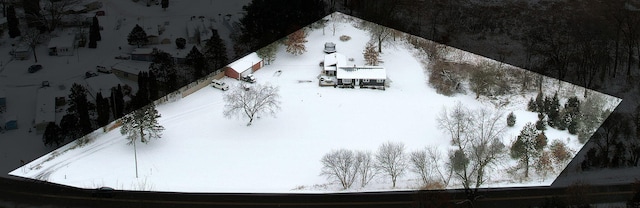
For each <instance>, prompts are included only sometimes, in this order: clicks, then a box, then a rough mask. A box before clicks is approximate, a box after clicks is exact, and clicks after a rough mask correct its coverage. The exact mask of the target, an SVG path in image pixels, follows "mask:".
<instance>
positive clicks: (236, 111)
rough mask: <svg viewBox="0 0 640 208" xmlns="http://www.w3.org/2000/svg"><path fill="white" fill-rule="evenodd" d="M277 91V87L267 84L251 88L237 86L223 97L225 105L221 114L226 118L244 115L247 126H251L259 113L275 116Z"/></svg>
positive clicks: (278, 107)
mask: <svg viewBox="0 0 640 208" xmlns="http://www.w3.org/2000/svg"><path fill="white" fill-rule="evenodd" d="M278 91H279V89H278V87H274V86H271V85H268V84H265V85H261V84H254V85H251V86H244V85H242V84H238V85H237V86H235V87H234V88H232V89H231V91H230V92H228V93H227V94H225V95H224V101H225V103H226V104H225V105H224V111H223V114H224V116H225V117H227V118H231V117H235V116H243V115H245V116H247V117H248V118H249V123H248V124H247V126H250V125H251V123H252V122H253V119H254V118H255V117H256V115H257V114H259V113H266V114H271V115H273V116H275V114H276V112H277V111H278V110H280V101H279V100H278V98H279V97H280V95H279V94H278Z"/></svg>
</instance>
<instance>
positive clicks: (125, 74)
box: [111, 61, 150, 82]
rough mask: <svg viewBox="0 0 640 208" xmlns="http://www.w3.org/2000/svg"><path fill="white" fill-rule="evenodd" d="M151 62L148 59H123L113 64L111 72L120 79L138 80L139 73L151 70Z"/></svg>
mask: <svg viewBox="0 0 640 208" xmlns="http://www.w3.org/2000/svg"><path fill="white" fill-rule="evenodd" d="M149 65H150V63H149V62H146V61H123V62H120V63H117V64H115V65H113V66H111V73H113V74H114V75H116V76H117V77H118V78H120V79H127V80H131V81H134V82H137V81H138V73H140V72H142V71H149Z"/></svg>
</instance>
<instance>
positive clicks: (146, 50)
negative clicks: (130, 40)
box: [131, 48, 153, 55]
mask: <svg viewBox="0 0 640 208" xmlns="http://www.w3.org/2000/svg"><path fill="white" fill-rule="evenodd" d="M151 53H153V48H134V49H133V51H131V54H135V55H145V54H151Z"/></svg>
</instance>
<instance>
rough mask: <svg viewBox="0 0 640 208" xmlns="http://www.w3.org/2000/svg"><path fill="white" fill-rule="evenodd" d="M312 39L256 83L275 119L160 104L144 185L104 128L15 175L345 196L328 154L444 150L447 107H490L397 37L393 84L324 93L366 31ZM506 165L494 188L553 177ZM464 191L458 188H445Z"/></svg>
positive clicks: (402, 183)
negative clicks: (329, 64)
mask: <svg viewBox="0 0 640 208" xmlns="http://www.w3.org/2000/svg"><path fill="white" fill-rule="evenodd" d="M308 32H309V33H308V37H307V39H308V40H309V42H308V43H307V44H306V47H307V52H306V53H304V54H303V55H300V56H293V55H291V54H288V53H286V52H285V50H284V47H283V46H280V47H279V50H278V54H277V57H276V60H275V62H273V63H272V64H271V65H266V66H265V67H264V68H262V69H260V70H259V71H257V72H255V77H256V78H257V80H258V82H259V83H263V84H264V83H269V84H271V85H275V86H278V87H279V89H280V96H281V102H282V103H281V109H282V110H281V111H280V112H279V113H277V116H276V117H275V118H274V117H270V116H266V115H265V116H262V117H261V118H259V119H257V120H255V121H254V122H253V125H251V126H246V123H247V121H248V120H247V119H226V118H224V117H223V114H222V112H223V107H224V101H223V94H224V93H226V92H223V91H220V90H218V89H215V88H212V87H205V88H203V89H201V90H199V91H197V92H196V93H194V94H192V95H190V96H188V97H185V98H183V99H181V100H179V101H176V102H173V103H166V104H163V105H160V106H158V107H157V109H158V111H159V112H160V114H161V115H162V117H161V118H160V119H159V122H160V124H161V125H163V126H164V127H165V129H166V130H165V131H164V132H163V136H162V138H160V139H157V140H152V141H151V142H150V143H149V144H146V145H145V144H139V145H137V147H138V149H137V151H138V170H139V174H140V176H139V178H136V177H135V166H134V155H133V146H130V145H127V144H126V143H127V140H126V139H125V136H123V135H121V134H120V132H119V128H117V129H114V130H112V131H110V132H106V133H102V132H101V131H102V130H101V129H100V130H98V131H97V132H94V136H95V139H94V140H93V141H92V142H91V143H89V144H87V145H86V146H83V147H78V148H74V149H72V148H73V146H74V145H76V143H70V144H69V145H67V146H65V147H62V148H60V149H58V150H56V151H55V152H52V153H50V154H48V155H44V156H43V157H41V158H39V159H37V160H34V161H32V162H31V163H29V164H27V165H25V166H24V167H22V168H19V169H16V170H14V171H13V172H11V173H10V174H11V175H16V176H22V177H28V178H37V179H40V180H47V181H50V182H54V183H61V184H67V185H72V186H78V187H84V188H95V187H100V186H110V187H114V188H117V189H133V190H157V191H180V192H262V193H289V192H308V193H311V192H337V191H342V190H341V187H340V186H339V185H338V184H336V183H333V182H331V181H329V180H327V179H326V178H325V177H324V176H320V175H319V174H320V170H321V168H322V164H321V162H320V159H321V158H322V156H323V155H324V154H326V153H329V152H330V151H332V150H336V149H340V148H346V149H350V150H368V151H372V152H375V151H376V150H377V148H378V147H379V146H380V145H381V144H383V143H385V142H387V141H394V142H402V143H404V144H405V145H406V147H407V149H406V150H405V153H408V152H410V151H413V150H417V149H422V148H425V147H427V146H437V147H439V149H440V150H441V151H442V152H443V154H444V152H445V151H446V150H447V149H448V148H449V146H450V141H449V136H447V135H446V134H444V133H443V132H442V131H441V130H439V129H438V128H437V127H436V126H437V124H436V119H435V118H436V116H437V115H438V114H439V113H440V111H441V110H442V109H443V108H444V107H449V106H453V105H454V104H455V103H456V102H461V103H463V104H464V105H465V106H467V107H469V108H472V109H476V108H480V107H491V106H492V105H490V104H487V103H486V102H480V101H478V100H475V99H474V97H475V95H473V94H470V95H458V96H455V97H446V96H443V95H440V94H437V93H436V92H435V90H434V89H433V88H431V87H430V86H429V85H428V84H427V81H426V80H427V78H426V76H425V72H424V69H423V66H421V64H420V60H419V59H417V58H416V57H414V53H415V51H414V49H413V48H412V47H411V46H409V45H407V44H406V43H404V42H403V41H401V38H398V41H395V42H392V44H388V46H387V47H385V48H383V54H382V57H383V59H384V61H385V62H384V63H383V64H382V66H384V67H385V68H386V69H387V75H388V78H389V79H390V80H391V83H390V87H388V88H387V89H386V90H384V91H383V90H372V89H358V88H357V87H356V89H341V88H333V87H319V86H318V81H317V76H318V75H319V73H320V70H321V68H320V67H319V66H318V63H319V62H320V61H322V60H323V58H324V53H323V51H322V49H323V46H324V43H325V42H329V41H331V42H334V43H336V44H337V51H338V52H339V53H342V54H344V55H345V56H347V58H353V59H354V61H353V62H349V63H353V64H358V65H362V64H364V60H363V56H362V51H363V49H364V46H365V44H366V42H367V41H369V35H368V33H367V32H366V31H362V30H359V29H357V28H354V27H353V26H352V25H351V24H350V23H340V24H339V27H338V29H337V31H336V35H335V36H333V35H332V34H331V32H330V30H329V29H328V28H327V29H326V31H325V32H326V34H325V35H323V34H322V29H317V30H312V31H308ZM340 35H349V36H351V40H349V41H346V42H343V41H340V40H339V37H340ZM278 70H281V71H282V73H281V74H280V75H279V76H278V75H276V73H275V72H276V71H278ZM223 81H225V82H227V83H228V84H231V87H234V86H235V84H236V83H237V82H238V81H236V80H232V79H230V78H224V79H223ZM308 81H310V82H308ZM566 85H569V84H566ZM530 96H531V95H528V96H518V97H515V98H513V99H516V100H515V101H514V102H513V103H514V104H513V106H510V109H520V110H514V113H515V114H516V116H517V123H516V125H515V126H514V127H510V128H508V129H507V132H506V133H505V135H504V140H503V142H504V143H505V145H507V146H509V144H510V143H511V141H512V140H513V138H514V137H515V136H517V135H518V134H519V132H520V130H521V129H522V127H523V126H524V124H525V123H526V122H535V121H536V120H537V116H536V114H535V113H532V112H527V111H525V109H526V102H527V101H528V100H529V98H530ZM507 113H509V112H507V111H505V115H506V114H507ZM546 135H547V137H548V138H549V139H550V141H549V143H551V141H552V140H555V139H561V140H563V141H565V142H566V141H567V138H569V147H570V148H572V149H573V150H575V151H577V150H579V148H581V147H582V144H580V143H579V142H578V140H577V139H576V136H574V135H570V134H568V133H567V131H557V130H553V129H551V130H547V131H546ZM65 150H68V151H65ZM56 154H59V155H57V156H54V155H56ZM443 157H446V156H444V155H443ZM47 160H48V161H47ZM511 165H512V162H510V161H507V162H504V163H503V164H500V165H498V166H497V168H496V169H494V170H492V171H491V174H490V175H492V177H491V178H490V180H491V181H490V182H488V183H487V186H490V187H495V186H523V185H549V184H550V183H551V182H552V181H553V179H555V176H556V175H557V174H551V175H550V176H549V177H547V178H542V179H538V178H536V179H531V180H528V181H523V182H519V181H512V180H511V179H510V178H509V176H508V175H507V174H505V169H506V168H508V167H509V166H511ZM417 178H418V176H417V175H415V174H413V173H411V172H407V174H405V175H404V176H402V177H401V178H399V179H400V180H399V182H398V186H397V187H396V189H417V188H420V183H419V180H417ZM458 186H459V185H458V183H452V184H450V186H449V188H456V187H458ZM354 187H358V186H354ZM389 189H391V181H390V180H389V179H388V177H384V176H382V175H380V176H378V177H377V178H376V179H374V181H372V183H371V184H369V185H368V186H366V187H364V188H354V189H351V190H349V191H378V190H389Z"/></svg>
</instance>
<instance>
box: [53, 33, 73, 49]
mask: <svg viewBox="0 0 640 208" xmlns="http://www.w3.org/2000/svg"><path fill="white" fill-rule="evenodd" d="M73 41H74V37H73V36H59V37H53V38H51V40H49V48H73Z"/></svg>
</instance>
